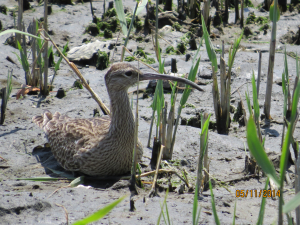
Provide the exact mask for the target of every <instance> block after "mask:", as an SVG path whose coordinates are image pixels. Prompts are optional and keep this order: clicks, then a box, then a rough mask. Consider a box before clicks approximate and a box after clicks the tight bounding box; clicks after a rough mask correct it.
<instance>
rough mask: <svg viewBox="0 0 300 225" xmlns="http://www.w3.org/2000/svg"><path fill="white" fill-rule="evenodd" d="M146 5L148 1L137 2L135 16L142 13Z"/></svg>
mask: <svg viewBox="0 0 300 225" xmlns="http://www.w3.org/2000/svg"><path fill="white" fill-rule="evenodd" d="M147 3H148V0H141V1H140V2H139V5H138V8H137V10H136V15H138V14H140V13H141V12H142V11H143V9H144V8H145V7H146V5H147Z"/></svg>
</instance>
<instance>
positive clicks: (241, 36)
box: [228, 30, 244, 70]
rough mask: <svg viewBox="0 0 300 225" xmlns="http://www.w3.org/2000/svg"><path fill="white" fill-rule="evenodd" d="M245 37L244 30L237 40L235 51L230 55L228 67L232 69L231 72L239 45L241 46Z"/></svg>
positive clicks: (234, 46)
mask: <svg viewBox="0 0 300 225" xmlns="http://www.w3.org/2000/svg"><path fill="white" fill-rule="evenodd" d="M243 35H244V30H242V33H241V35H240V36H239V38H238V39H237V40H235V42H234V45H233V49H232V51H230V53H229V58H228V67H229V68H230V70H231V68H232V66H233V62H234V58H235V55H236V53H237V50H238V49H239V45H240V42H241V40H242V38H243Z"/></svg>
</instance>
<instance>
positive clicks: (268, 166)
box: [247, 116, 280, 187]
mask: <svg viewBox="0 0 300 225" xmlns="http://www.w3.org/2000/svg"><path fill="white" fill-rule="evenodd" d="M247 142H248V147H249V149H250V152H251V154H252V155H253V157H254V158H255V160H256V162H257V163H258V165H259V166H260V167H261V168H262V170H263V171H264V172H265V174H266V175H267V176H268V177H269V178H270V179H272V180H273V181H274V182H275V184H276V185H277V186H278V187H279V185H280V182H279V179H278V177H277V175H276V171H275V168H274V165H273V164H272V163H271V162H270V160H269V158H268V156H267V154H266V152H265V151H264V148H263V147H262V145H261V143H260V141H259V139H258V137H257V132H256V127H255V123H254V120H253V117H252V116H251V117H250V118H249V120H248V124H247Z"/></svg>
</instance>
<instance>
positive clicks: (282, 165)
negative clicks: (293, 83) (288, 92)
mask: <svg viewBox="0 0 300 225" xmlns="http://www.w3.org/2000/svg"><path fill="white" fill-rule="evenodd" d="M299 94H300V82H298V84H297V87H296V90H295V92H294V98H293V103H292V114H291V121H290V124H289V126H288V130H287V133H286V136H285V139H284V142H283V146H282V153H281V158H280V184H281V187H283V182H284V179H285V169H286V165H287V158H288V152H289V145H290V143H291V136H292V129H293V124H294V123H295V120H296V114H297V106H298V102H299Z"/></svg>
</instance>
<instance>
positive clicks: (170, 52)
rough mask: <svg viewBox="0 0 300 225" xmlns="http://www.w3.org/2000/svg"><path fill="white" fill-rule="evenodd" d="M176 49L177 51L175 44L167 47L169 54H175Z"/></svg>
mask: <svg viewBox="0 0 300 225" xmlns="http://www.w3.org/2000/svg"><path fill="white" fill-rule="evenodd" d="M175 52H176V51H175V49H174V47H173V46H168V47H167V48H166V53H167V54H171V55H172V54H173V53H175Z"/></svg>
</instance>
